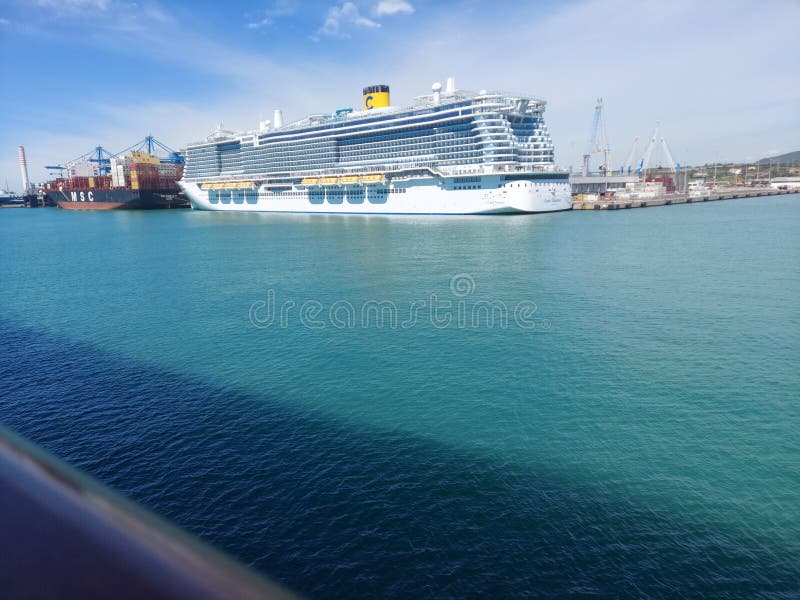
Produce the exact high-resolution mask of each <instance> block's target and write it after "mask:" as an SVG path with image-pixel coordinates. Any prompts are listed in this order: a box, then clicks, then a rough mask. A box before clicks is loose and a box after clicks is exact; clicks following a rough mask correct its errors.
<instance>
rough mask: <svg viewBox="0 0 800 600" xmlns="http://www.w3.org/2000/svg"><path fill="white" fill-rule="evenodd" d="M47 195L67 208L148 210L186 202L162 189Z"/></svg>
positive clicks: (84, 191) (180, 204)
mask: <svg viewBox="0 0 800 600" xmlns="http://www.w3.org/2000/svg"><path fill="white" fill-rule="evenodd" d="M47 195H48V197H49V199H50V200H52V201H53V202H55V203H56V204H57V205H58V207H59V208H63V209H66V210H133V209H138V210H147V209H159V208H176V207H179V206H182V205H185V204H186V203H185V200H183V198H181V197H180V195H179V194H178V193H177V192H175V191H160V190H125V189H118V190H69V191H50V192H47Z"/></svg>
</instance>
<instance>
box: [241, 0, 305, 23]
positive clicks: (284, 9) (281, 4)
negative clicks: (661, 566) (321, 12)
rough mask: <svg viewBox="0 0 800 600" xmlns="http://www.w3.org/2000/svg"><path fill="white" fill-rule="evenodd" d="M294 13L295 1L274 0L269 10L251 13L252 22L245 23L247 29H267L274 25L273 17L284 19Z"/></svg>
mask: <svg viewBox="0 0 800 600" xmlns="http://www.w3.org/2000/svg"><path fill="white" fill-rule="evenodd" d="M295 12H297V2H296V0H276V1H275V2H273V4H272V6H270V7H269V8H267V9H265V10H262V11H258V12H256V13H252V14H251V15H250V18H251V19H252V20H251V21H250V22H248V23H247V28H248V29H261V28H263V27H268V26H269V25H272V24H273V23H274V21H275V17H284V16H286V15H291V14H294V13H295ZM253 15H255V16H253Z"/></svg>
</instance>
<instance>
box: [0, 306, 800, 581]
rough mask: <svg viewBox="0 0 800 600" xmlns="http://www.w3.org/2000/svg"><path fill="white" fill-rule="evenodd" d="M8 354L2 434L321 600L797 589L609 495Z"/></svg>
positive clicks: (102, 360) (125, 366)
mask: <svg viewBox="0 0 800 600" xmlns="http://www.w3.org/2000/svg"><path fill="white" fill-rule="evenodd" d="M0 339H2V340H3V343H2V351H1V352H0V375H1V376H2V388H0V389H1V390H2V391H0V421H2V422H3V423H4V424H5V425H8V426H10V427H11V428H13V429H16V430H17V431H18V432H20V433H21V434H22V435H25V436H26V437H28V438H29V439H32V440H33V441H35V442H36V443H38V444H41V445H42V446H44V447H45V448H47V449H48V450H50V451H51V452H53V453H55V454H56V455H58V456H59V457H61V458H63V459H65V460H67V461H69V462H71V463H72V464H73V465H75V466H77V467H79V468H81V469H84V470H85V471H87V472H89V473H91V474H93V475H94V476H96V477H98V478H99V479H100V480H102V481H103V482H105V483H107V484H109V485H111V486H112V487H114V488H116V489H117V490H119V491H121V492H122V493H125V494H127V495H129V496H130V497H132V498H133V499H135V500H137V501H139V502H141V503H143V504H144V505H146V506H148V507H150V508H151V509H153V510H155V511H157V512H158V513H160V514H161V515H162V516H165V517H167V518H169V519H171V520H173V521H175V522H176V523H178V524H180V525H182V526H183V527H185V528H187V529H188V530H189V531H192V532H193V533H195V534H198V535H200V536H202V537H203V538H205V539H206V540H207V541H210V542H211V543H214V544H216V545H217V546H219V547H221V548H224V549H226V550H227V551H228V552H230V553H232V554H233V555H235V556H237V557H238V558H240V559H241V560H243V561H245V562H247V563H250V564H252V565H253V566H255V567H256V568H258V569H260V570H262V571H264V572H266V573H267V574H269V575H270V576H272V577H274V578H277V579H279V580H281V581H283V582H285V583H286V584H287V585H289V586H290V587H292V588H293V589H295V590H298V591H300V592H303V593H306V594H309V595H312V596H317V597H334V596H374V595H380V596H414V597H419V596H425V597H432V596H435V597H443V596H459V597H463V596H475V595H477V594H481V595H483V594H485V595H493V596H512V595H513V596H551V597H560V596H564V595H573V594H575V595H577V594H581V595H583V594H587V595H603V596H606V595H613V596H618V595H626V596H643V595H654V596H666V595H675V594H686V595H690V596H696V595H704V594H708V595H714V596H716V597H753V596H758V595H760V594H772V595H784V596H786V597H788V596H789V595H791V594H793V593H797V592H798V591H800V590H799V589H798V581H800V568H798V566H797V563H796V562H795V561H793V560H792V557H790V556H781V553H780V552H776V551H775V550H774V549H771V548H769V547H768V546H767V545H765V544H763V543H760V542H756V541H755V540H753V539H750V540H742V539H736V538H735V537H733V536H730V535H728V534H726V533H725V532H723V531H720V530H719V528H715V527H714V526H712V525H706V526H698V525H697V523H691V525H690V524H689V522H688V521H685V520H683V519H682V518H681V515H674V514H665V513H667V512H668V511H664V510H658V509H657V508H656V507H643V506H637V505H636V503H635V502H632V501H630V500H628V499H625V498H615V497H613V496H612V495H611V494H609V493H608V491H607V490H605V491H604V490H599V489H592V488H591V487H590V486H583V487H581V486H580V485H571V484H568V483H566V482H564V481H558V480H555V479H554V478H553V477H542V476H539V475H537V473H535V472H529V471H526V470H524V469H522V468H520V467H516V466H514V465H509V464H507V463H501V462H500V461H495V462H493V461H492V460H490V459H488V458H487V457H483V456H477V455H473V454H469V453H466V452H464V451H461V450H456V449H453V448H447V447H444V446H442V445H439V444H435V443H433V442H431V441H429V440H425V439H422V438H415V437H413V436H410V435H408V434H407V433H399V432H395V431H392V429H391V424H387V427H386V429H385V430H382V431H378V430H368V431H366V430H353V429H348V428H346V427H344V426H343V425H342V424H340V423H332V422H331V421H330V420H328V419H325V418H322V417H321V416H319V415H317V414H314V413H311V412H303V411H300V410H297V411H294V410H292V409H290V408H287V407H286V406H285V405H284V404H282V403H281V402H279V401H277V399H275V398H270V397H269V395H267V394H264V395H258V396H254V395H250V394H244V393H242V392H240V391H237V390H236V389H232V388H222V387H213V386H210V385H208V384H207V383H204V382H203V381H201V380H198V379H195V378H189V377H186V376H182V375H179V374H176V373H173V372H167V371H154V370H153V369H151V368H148V367H144V366H140V365H137V364H135V363H131V362H130V361H129V360H127V359H125V358H123V357H121V356H115V355H113V354H109V353H106V352H102V351H99V350H97V349H95V348H93V347H91V346H89V345H86V344H78V343H74V342H71V341H68V340H66V339H61V338H59V337H57V336H54V335H52V334H48V333H43V332H40V331H36V330H33V329H30V328H27V327H20V326H18V325H15V324H14V323H11V322H9V321H7V320H0ZM209 364H210V365H213V361H212V362H209ZM211 368H213V367H211Z"/></svg>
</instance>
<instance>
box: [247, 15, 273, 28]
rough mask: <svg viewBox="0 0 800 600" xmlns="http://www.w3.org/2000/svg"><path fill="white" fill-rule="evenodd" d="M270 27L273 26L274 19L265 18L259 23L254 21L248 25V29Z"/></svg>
mask: <svg viewBox="0 0 800 600" xmlns="http://www.w3.org/2000/svg"><path fill="white" fill-rule="evenodd" d="M268 25H272V19H270V18H269V17H264V18H263V19H261V20H259V21H252V22H250V23H248V24H247V28H248V29H261V28H262V27H267V26H268Z"/></svg>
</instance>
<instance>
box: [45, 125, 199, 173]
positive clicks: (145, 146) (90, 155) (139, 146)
mask: <svg viewBox="0 0 800 600" xmlns="http://www.w3.org/2000/svg"><path fill="white" fill-rule="evenodd" d="M156 149H160V150H163V151H164V152H166V153H167V155H168V156H167V158H162V159H161V162H163V163H169V164H175V165H182V164H183V163H184V162H185V159H184V157H183V156H181V154H180V153H179V152H176V151H175V150H173V149H172V148H170V147H169V146H167V145H166V144H164V143H163V142H161V141H159V140H157V139H156V138H154V137H153V136H152V135H148V136H147V137H145V138H144V139H142V140H139V141H138V142H136V143H135V144H132V145H131V146H128V147H127V148H125V149H124V150H121V151H120V152H116V153H112V152H109V151H108V150H106V149H105V148H103V147H102V146H97V147H96V148H95V149H94V150H90V151H89V152H86V153H85V154H81V155H80V156H79V157H78V158H74V159H72V160H70V161H67V162H66V163H64V164H63V165H47V166H45V169H48V170H50V171H56V172H58V174H59V177H63V176H64V172H65V171H66V172H69V169H70V168H71V167H72V166H73V165H75V164H77V163H79V162H91V163H96V164H97V172H98V174H99V175H108V174H109V173H111V159H112V158H117V157H119V156H123V155H125V153H127V152H130V151H131V150H135V151H140V152H147V154H151V155H152V154H155V152H156Z"/></svg>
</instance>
